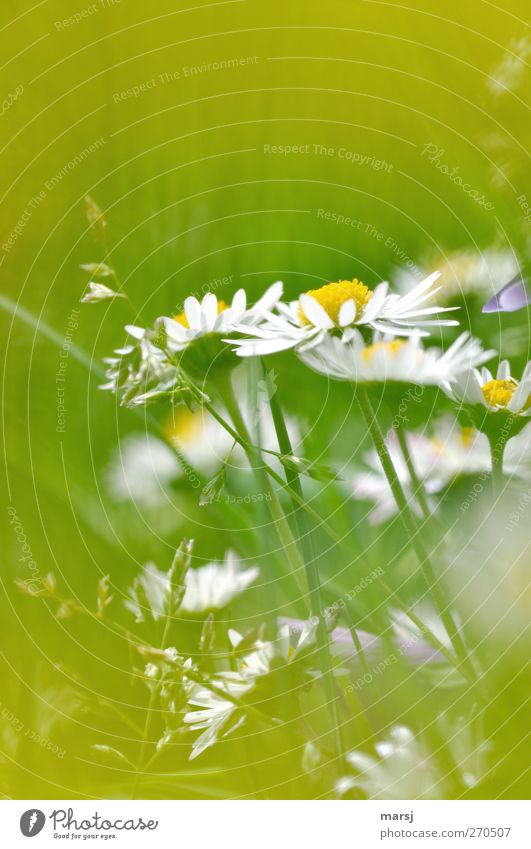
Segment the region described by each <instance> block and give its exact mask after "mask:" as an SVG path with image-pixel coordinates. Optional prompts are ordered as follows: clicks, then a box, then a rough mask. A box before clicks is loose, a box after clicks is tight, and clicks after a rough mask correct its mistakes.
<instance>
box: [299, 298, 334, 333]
mask: <svg viewBox="0 0 531 849" xmlns="http://www.w3.org/2000/svg"><path fill="white" fill-rule="evenodd" d="M299 302H300V305H301V308H302V311H303V313H304V315H305V316H306V318H307V319H308V321H310V322H311V323H312V324H313V326H314V327H319V328H320V329H321V330H331V329H332V328H333V326H334V322H333V321H332V319H331V318H330V316H329V315H328V313H327V311H326V310H325V308H324V307H322V306H321V304H320V303H319V301H316V300H315V298H313V297H312V296H311V295H306V294H304V295H301V296H300V298H299Z"/></svg>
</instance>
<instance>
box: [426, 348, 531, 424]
mask: <svg viewBox="0 0 531 849" xmlns="http://www.w3.org/2000/svg"><path fill="white" fill-rule="evenodd" d="M442 388H443V389H444V391H445V392H446V394H447V395H448V396H449V397H450V398H451V399H452V400H453V401H457V402H459V403H461V404H470V405H471V406H476V405H480V406H482V407H484V408H485V409H486V410H488V411H489V412H491V413H498V412H504V413H511V414H512V415H513V416H522V417H525V418H529V416H531V362H528V363H527V365H526V367H525V369H524V373H523V375H522V379H521V380H520V381H518V380H516V378H514V377H512V375H511V368H510V365H509V363H508V362H507V360H503V361H502V362H501V363H500V365H499V366H498V371H497V373H496V377H495V378H494V377H493V376H492V374H491V372H490V371H489V370H488V369H486V368H482V369H481V371H478V369H475V368H474V369H469V370H468V371H466V372H463V373H461V374H458V375H456V376H455V377H454V379H453V380H451V381H447V382H444V383H443V384H442Z"/></svg>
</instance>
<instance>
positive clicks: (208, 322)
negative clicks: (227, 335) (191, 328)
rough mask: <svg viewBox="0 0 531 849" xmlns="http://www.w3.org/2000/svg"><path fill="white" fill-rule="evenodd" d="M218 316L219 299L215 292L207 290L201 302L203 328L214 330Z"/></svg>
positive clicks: (209, 330) (206, 331)
mask: <svg viewBox="0 0 531 849" xmlns="http://www.w3.org/2000/svg"><path fill="white" fill-rule="evenodd" d="M217 317H218V299H217V298H216V296H215V295H214V293H213V292H207V293H206V295H205V297H204V298H203V300H202V303H201V330H203V331H204V332H205V333H209V332H211V331H212V330H213V328H214V325H215V323H216V319H217Z"/></svg>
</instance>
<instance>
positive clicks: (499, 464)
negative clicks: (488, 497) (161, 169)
mask: <svg viewBox="0 0 531 849" xmlns="http://www.w3.org/2000/svg"><path fill="white" fill-rule="evenodd" d="M489 444H490V457H491V463H492V477H491V480H492V496H493V498H494V499H497V498H498V497H499V496H500V495H501V493H502V491H503V453H504V447H505V443H504V442H503V441H501V440H499V439H498V440H494V439H489Z"/></svg>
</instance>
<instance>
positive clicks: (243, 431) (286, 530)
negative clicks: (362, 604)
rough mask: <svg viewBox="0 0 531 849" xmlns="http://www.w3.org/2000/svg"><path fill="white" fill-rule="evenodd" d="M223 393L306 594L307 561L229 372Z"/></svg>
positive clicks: (296, 577)
mask: <svg viewBox="0 0 531 849" xmlns="http://www.w3.org/2000/svg"><path fill="white" fill-rule="evenodd" d="M221 394H222V400H223V402H224V403H225V406H226V407H227V412H228V413H229V415H230V417H231V419H232V421H233V423H234V426H235V428H236V430H235V431H233V435H234V438H235V440H236V441H237V442H238V443H239V444H240V445H241V446H242V448H243V449H244V451H245V453H246V455H247V459H248V460H249V464H250V466H251V469H252V470H253V471H254V473H255V475H256V478H257V481H258V485H259V487H260V489H261V490H262V491H263V492H264V494H265V495H266V496H268V499H269V500H268V501H267V504H268V505H269V511H270V513H271V518H272V520H273V524H274V525H275V528H276V531H277V534H278V538H279V540H280V543H281V545H282V548H283V549H284V551H285V552H286V557H287V559H288V562H289V565H290V572H291V573H292V575H293V578H294V580H295V581H296V583H297V589H298V591H299V592H300V593H301V595H302V596H303V597H304V596H305V595H306V588H305V587H304V586H303V585H302V582H301V575H302V574H303V572H304V563H303V561H302V559H301V557H300V554H299V550H298V548H297V545H296V543H295V540H294V539H293V535H292V533H291V528H290V526H289V524H288V521H287V519H286V517H285V515H284V511H283V510H282V505H281V504H280V501H279V500H278V496H277V494H276V492H275V491H274V489H273V488H272V487H270V486H269V480H268V473H267V467H266V464H265V463H264V461H263V459H262V457H261V456H260V449H259V448H258V447H257V446H255V445H253V444H252V442H251V437H250V434H249V431H248V429H247V425H246V424H245V420H244V418H243V416H242V414H241V411H240V408H239V406H238V402H237V400H236V398H235V396H234V390H233V387H232V381H231V379H230V375H229V376H228V377H227V380H226V381H225V385H224V387H223V390H222V393H221ZM207 404H208V402H207ZM206 406H207V409H208V411H209V412H210V413H211V415H214V416H215V418H216V419H217V421H219V422H220V423H221V424H223V426H225V422H224V420H223V418H222V417H221V416H219V414H218V413H217V412H215V411H214V409H213V407H211V406H210V405H206Z"/></svg>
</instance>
